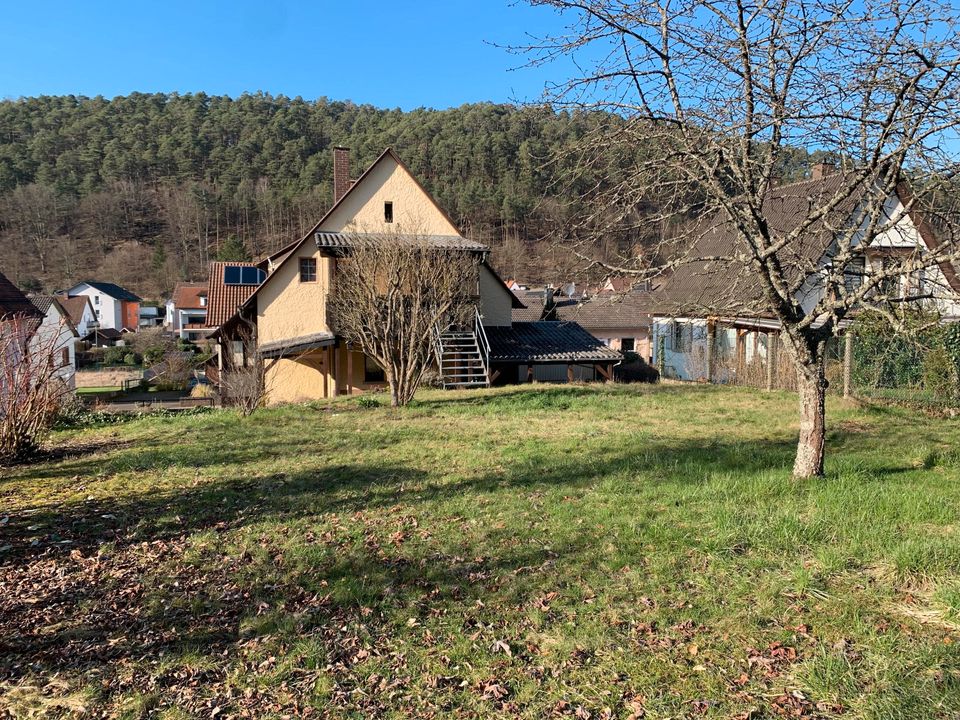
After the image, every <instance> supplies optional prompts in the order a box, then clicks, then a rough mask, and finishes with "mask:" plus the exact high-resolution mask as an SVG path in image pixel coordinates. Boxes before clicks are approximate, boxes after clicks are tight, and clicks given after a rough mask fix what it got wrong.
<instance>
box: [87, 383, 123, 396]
mask: <svg viewBox="0 0 960 720" xmlns="http://www.w3.org/2000/svg"><path fill="white" fill-rule="evenodd" d="M122 389H123V388H121V387H120V386H119V385H103V386H99V387H96V386H92V387H81V388H77V395H98V394H100V393H111V392H120V390H122Z"/></svg>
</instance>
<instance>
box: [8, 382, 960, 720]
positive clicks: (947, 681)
mask: <svg viewBox="0 0 960 720" xmlns="http://www.w3.org/2000/svg"><path fill="white" fill-rule="evenodd" d="M830 413H831V415H830V418H831V422H832V425H831V427H832V431H831V434H830V439H829V448H828V449H829V458H830V459H829V462H828V476H827V477H826V478H825V479H824V480H822V481H815V482H807V483H797V482H794V481H793V480H791V479H790V478H789V471H790V465H791V461H792V451H793V447H792V445H793V438H794V433H795V420H794V415H795V399H794V398H793V397H792V396H789V395H786V394H778V393H772V394H770V393H762V392H755V391H751V390H732V389H722V388H709V387H703V388H701V387H681V386H669V385H665V386H661V387H657V388H649V387H644V388H628V387H578V386H559V387H550V386H532V387H524V388H511V389H504V390H493V391H485V392H462V393H443V392H432V393H431V392H427V393H423V395H422V397H421V398H420V399H418V401H417V403H416V404H415V406H413V407H411V408H408V409H406V410H403V411H392V410H390V409H389V408H386V407H381V408H373V407H367V408H364V407H360V406H359V404H358V403H357V401H356V400H355V399H341V400H338V401H336V402H333V403H330V404H329V405H315V406H306V407H290V408H282V409H276V410H269V411H264V412H261V413H258V414H257V415H254V416H253V417H251V418H247V419H241V418H239V417H238V416H236V415H234V414H232V413H229V412H225V413H216V414H208V415H202V416H189V417H182V418H175V417H159V418H145V419H142V420H136V421H133V422H130V423H127V424H123V425H119V426H115V427H100V428H94V429H90V430H71V431H69V432H64V433H61V434H60V435H59V436H58V437H57V438H56V441H57V442H58V443H61V444H64V445H66V446H68V447H70V448H72V450H71V451H70V452H65V453H62V454H60V455H56V456H52V457H51V458H50V459H49V460H48V461H46V462H43V463H39V464H34V465H31V466H24V467H19V468H13V469H7V470H5V471H4V474H3V476H2V478H0V712H6V713H7V714H8V715H10V716H12V717H31V716H35V717H118V718H119V717H126V718H141V717H142V718H147V717H151V718H152V717H156V718H207V717H224V718H226V717H255V718H261V717H277V718H280V717H335V718H340V717H343V718H346V717H417V718H422V717H438V718H439V717H451V716H456V717H467V718H469V717H475V718H481V717H524V718H542V717H572V718H605V717H616V718H630V717H632V718H666V717H693V718H696V717H717V718H720V717H723V718H729V717H739V718H765V717H770V718H775V717H794V718H795V717H809V718H813V717H845V718H848V717H853V718H861V717H862V718H888V717H917V718H938V717H939V718H951V717H956V716H957V715H958V713H960V651H958V647H957V643H958V642H960V628H958V624H957V623H958V618H957V612H958V611H957V608H958V605H957V587H958V579H960V533H958V530H957V528H960V477H958V474H957V472H956V467H955V465H956V464H955V463H951V462H949V459H950V458H952V457H953V453H954V450H953V448H955V447H957V446H958V445H960V442H958V440H960V423H958V422H957V421H951V420H936V419H931V418H927V417H924V416H922V415H918V414H913V413H910V412H907V411H903V410H898V409H895V408H889V407H882V408H880V407H871V406H857V405H854V404H847V403H842V402H839V401H838V402H837V403H836V404H835V405H834V406H832V407H831V408H830Z"/></svg>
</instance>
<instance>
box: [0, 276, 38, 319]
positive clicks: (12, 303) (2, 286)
mask: <svg viewBox="0 0 960 720" xmlns="http://www.w3.org/2000/svg"><path fill="white" fill-rule="evenodd" d="M12 315H26V316H28V317H33V318H36V317H40V316H41V315H42V313H41V312H40V311H39V310H38V309H37V308H36V307H35V306H34V304H33V303H32V302H30V299H29V298H28V297H27V296H26V295H24V294H23V292H21V291H20V288H18V287H17V286H16V285H14V284H13V283H12V282H10V281H9V280H8V279H7V277H6V276H5V275H4V274H3V273H0V317H9V316H12Z"/></svg>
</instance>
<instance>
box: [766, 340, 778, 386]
mask: <svg viewBox="0 0 960 720" xmlns="http://www.w3.org/2000/svg"><path fill="white" fill-rule="evenodd" d="M776 365H777V334H776V333H775V332H768V333H767V390H773V378H774V372H775V370H776Z"/></svg>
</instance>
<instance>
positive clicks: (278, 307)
mask: <svg viewBox="0 0 960 720" xmlns="http://www.w3.org/2000/svg"><path fill="white" fill-rule="evenodd" d="M333 180H334V182H333V186H334V203H333V206H332V207H331V208H330V210H329V211H328V212H327V213H326V215H324V216H323V218H321V220H320V221H319V222H318V223H317V224H316V225H315V226H314V227H313V228H312V229H311V230H310V232H308V233H307V234H306V235H305V236H304V237H303V238H301V239H299V240H297V241H296V242H294V243H292V244H290V245H288V246H286V247H284V248H283V249H281V250H280V251H278V252H276V253H275V254H273V255H271V256H270V257H268V258H265V259H264V260H263V261H262V262H260V263H257V264H243V263H237V264H236V266H235V267H231V266H230V265H229V264H226V265H224V264H222V263H221V264H218V265H217V266H216V267H214V268H213V269H212V272H211V281H210V289H209V296H210V301H209V304H210V313H211V317H213V318H215V320H216V322H215V324H216V325H217V329H216V331H215V332H214V333H213V335H212V337H213V338H214V339H215V340H216V341H217V342H218V347H219V352H220V358H221V360H220V367H221V368H222V367H223V366H224V363H225V361H226V362H229V358H231V357H236V356H237V355H238V353H242V352H243V349H242V348H241V347H240V344H239V341H238V340H237V339H236V337H237V334H236V332H237V329H238V328H239V327H242V326H247V327H248V326H250V325H255V327H256V348H257V352H258V353H259V355H260V356H261V357H262V358H263V360H264V367H265V381H266V382H265V385H266V388H267V402H268V403H269V404H279V403H291V402H302V401H307V400H315V399H322V398H331V397H335V396H337V395H341V394H354V393H359V392H363V391H365V390H369V389H372V388H379V387H382V385H383V372H382V370H381V369H380V368H379V367H377V365H376V364H375V363H374V362H373V361H372V360H371V359H370V358H367V357H365V356H364V355H363V354H362V353H361V352H359V351H357V350H355V349H353V348H351V347H350V346H349V344H348V343H347V342H345V340H344V339H343V338H341V337H338V336H337V333H336V329H335V328H334V327H332V324H331V322H330V318H329V317H328V309H327V308H328V301H329V299H330V295H331V293H334V292H336V283H335V278H336V271H337V258H338V257H340V256H342V255H343V254H344V253H349V249H350V242H351V239H352V238H356V237H358V236H360V235H363V234H377V235H384V234H389V235H391V236H395V237H398V238H402V237H403V236H404V233H411V234H416V236H417V237H418V238H427V239H429V241H430V242H431V243H432V244H434V245H436V246H437V247H438V248H441V249H442V248H451V249H457V250H460V251H462V250H468V251H470V252H473V253H476V254H477V255H478V256H479V257H480V260H481V261H480V262H479V264H478V271H477V280H476V282H477V285H476V289H475V290H474V292H473V295H474V296H475V297H476V298H478V299H477V313H476V317H477V321H476V323H475V326H474V327H473V328H467V329H464V328H460V329H459V331H458V332H457V333H456V335H454V336H451V337H449V338H447V342H449V345H450V347H449V348H447V350H449V356H450V357H451V358H463V357H470V358H472V359H473V360H472V362H470V363H468V364H464V363H463V362H456V361H451V362H445V361H444V360H442V359H441V361H440V362H439V367H440V368H441V377H442V379H443V381H444V385H445V386H448V387H470V386H476V385H483V386H486V385H489V384H490V383H491V382H493V381H494V380H496V379H498V378H500V379H503V380H508V381H517V380H518V379H520V375H521V373H519V372H518V371H517V370H516V367H517V366H518V365H519V364H521V363H526V364H532V363H537V362H568V363H569V362H574V361H583V362H592V363H595V364H596V363H600V364H602V365H603V366H604V367H606V369H607V370H608V371H609V367H607V366H608V365H609V364H611V363H613V362H616V361H617V360H618V359H619V355H618V354H616V353H612V352H611V351H609V350H607V349H606V348H603V347H602V345H600V344H599V343H597V342H596V341H595V340H594V339H593V338H591V337H590V336H589V335H587V334H586V333H585V332H584V331H582V329H579V328H577V327H566V326H568V325H573V324H558V323H550V325H552V326H556V327H551V328H541V331H542V332H540V333H539V334H540V335H544V336H545V337H547V336H549V337H547V340H546V345H544V339H543V338H541V339H540V340H539V341H538V340H537V339H536V338H534V340H533V345H531V344H530V343H531V340H530V337H529V336H530V334H531V332H533V334H534V335H537V334H538V333H537V328H514V326H513V323H512V320H511V313H512V310H513V309H514V308H517V307H523V304H522V303H521V302H520V300H518V299H517V297H516V296H515V295H514V294H513V293H512V292H511V291H510V290H509V289H508V288H507V286H506V284H505V283H504V282H503V281H502V280H501V279H500V278H499V276H498V275H497V274H496V272H495V271H494V270H493V269H492V268H491V267H490V265H489V264H488V263H487V257H488V255H489V249H488V248H487V247H485V246H484V245H482V244H479V243H476V242H473V241H471V240H469V239H467V238H465V237H463V236H462V235H461V234H460V231H459V230H458V229H457V227H456V226H455V225H454V223H453V221H452V220H451V219H450V217H449V216H448V215H447V214H446V213H445V212H444V211H443V210H442V209H441V208H440V207H439V206H438V205H437V203H436V202H435V200H434V199H433V198H432V197H431V196H430V194H429V193H428V192H427V191H426V190H425V189H424V188H423V186H422V185H421V184H420V183H419V182H418V181H417V179H416V178H415V177H414V176H413V175H412V173H411V172H410V170H409V169H408V168H407V167H406V165H404V163H403V162H402V161H401V160H400V158H399V157H398V156H397V154H396V153H395V152H394V151H393V150H391V149H389V148H388V149H386V150H385V151H384V152H383V153H382V154H381V155H380V156H379V157H378V158H377V159H376V160H375V161H374V162H373V164H372V165H371V166H370V167H369V168H367V170H366V171H365V172H363V174H362V175H360V177H359V178H358V179H357V180H356V181H351V180H350V173H349V154H348V151H347V150H346V149H345V148H334V178H333ZM221 306H222V307H221ZM540 324H542V323H526V324H525V325H531V326H533V325H540ZM561 325H563V326H564V327H562V328H561V327H560V326H561ZM578 330H579V333H582V335H579V334H578V333H577V331H578ZM517 332H521V334H522V335H523V336H524V337H525V338H526V339H525V340H524V339H523V338H521V337H520V336H518V335H517ZM558 332H559V333H560V335H561V336H562V338H563V342H565V343H566V347H559V346H556V337H554V336H556V335H557V333H558ZM583 335H586V337H583ZM551 337H552V338H553V342H554V346H552V347H550V346H549V338H551ZM538 342H539V344H538ZM443 343H444V340H443V339H442V338H441V339H440V341H439V347H438V348H437V354H438V356H439V357H440V358H443V357H444V356H445V354H446V351H445V348H444V345H443ZM524 344H526V346H529V347H527V348H526V350H524V349H523V347H521V346H524ZM561 344H563V343H561ZM454 346H455V347H454ZM598 346H599V347H598ZM497 348H500V350H499V351H498V350H497ZM504 349H505V350H506V351H508V353H507V354H508V355H509V356H510V357H509V358H507V357H506V356H504V355H503V351H504ZM542 350H545V351H548V354H551V355H555V356H556V357H540V356H539V355H538V351H542ZM558 350H559V351H561V352H560V353H559V354H558V353H557V351H558ZM563 350H567V351H573V352H574V354H576V353H579V354H580V356H582V357H574V356H572V355H570V353H569V352H567V354H566V355H564V354H563V352H562V351H563ZM498 352H499V353H500V354H499V355H498ZM541 355H542V353H541ZM524 377H525V375H524Z"/></svg>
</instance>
